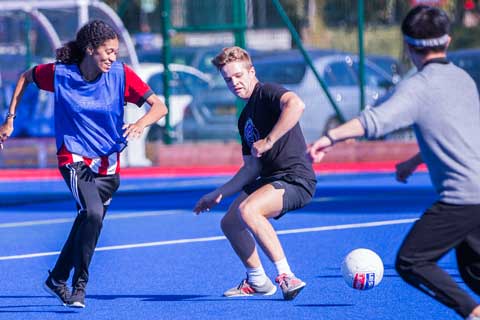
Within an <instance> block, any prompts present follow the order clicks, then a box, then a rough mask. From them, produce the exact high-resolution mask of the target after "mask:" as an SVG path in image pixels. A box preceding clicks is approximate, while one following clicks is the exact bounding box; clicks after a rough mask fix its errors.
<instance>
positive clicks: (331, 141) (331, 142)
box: [324, 131, 336, 146]
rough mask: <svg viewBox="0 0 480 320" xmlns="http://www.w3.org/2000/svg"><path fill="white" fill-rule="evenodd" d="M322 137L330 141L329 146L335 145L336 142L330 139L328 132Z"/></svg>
mask: <svg viewBox="0 0 480 320" xmlns="http://www.w3.org/2000/svg"><path fill="white" fill-rule="evenodd" d="M324 136H325V137H327V139H328V140H330V145H332V146H333V145H334V144H335V143H336V141H335V140H334V139H333V138H332V136H331V135H330V133H329V132H328V131H326V132H325V134H324Z"/></svg>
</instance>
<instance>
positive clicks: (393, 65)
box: [366, 54, 405, 83]
mask: <svg viewBox="0 0 480 320" xmlns="http://www.w3.org/2000/svg"><path fill="white" fill-rule="evenodd" d="M366 58H367V59H368V60H370V61H371V62H373V63H375V64H376V65H377V66H378V67H380V68H382V69H383V71H385V72H386V73H388V74H389V75H390V77H392V79H393V80H394V82H395V83H396V82H398V81H400V79H401V78H402V77H403V75H404V73H405V69H404V67H403V65H402V64H401V63H400V61H398V59H395V58H394V57H391V56H388V55H376V54H369V55H367V56H366Z"/></svg>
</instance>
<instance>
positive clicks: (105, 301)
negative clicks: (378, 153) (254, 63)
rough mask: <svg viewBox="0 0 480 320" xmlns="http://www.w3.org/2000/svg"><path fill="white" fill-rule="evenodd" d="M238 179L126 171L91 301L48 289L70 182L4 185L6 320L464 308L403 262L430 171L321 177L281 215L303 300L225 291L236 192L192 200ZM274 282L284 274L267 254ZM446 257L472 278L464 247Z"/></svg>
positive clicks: (378, 319) (378, 316) (2, 296)
mask: <svg viewBox="0 0 480 320" xmlns="http://www.w3.org/2000/svg"><path fill="white" fill-rule="evenodd" d="M227 179H228V177H227V176H222V175H219V176H210V177H198V176H191V177H186V176H183V177H176V178H175V177H156V178H138V177H123V178H122V186H121V188H120V190H119V192H118V193H117V194H116V197H115V198H114V200H113V202H112V205H111V207H110V211H109V213H108V214H107V218H106V220H105V223H104V227H103V231H102V234H101V236H100V240H99V243H98V248H97V252H96V254H95V256H94V258H93V261H92V264H91V268H90V283H89V286H88V290H87V300H86V308H85V309H81V310H78V309H69V308H65V307H63V306H60V305H59V303H58V302H57V300H56V299H55V298H53V297H51V296H49V295H48V294H47V293H45V292H44V291H43V289H42V284H43V281H44V280H45V279H46V277H47V270H48V269H49V268H52V267H53V264H54V263H55V260H56V258H57V254H58V251H59V250H60V249H61V247H62V245H63V242H64V241H65V239H66V236H67V234H68V232H69V230H70V226H71V224H72V221H73V218H74V216H75V210H74V203H73V200H72V198H71V196H70V194H69V193H68V190H67V187H66V185H65V183H64V182H63V181H61V180H52V181H45V180H38V181H35V180H31V179H30V180H29V181H8V179H6V180H4V181H2V182H0V234H1V236H0V270H1V277H0V319H9V320H16V319H29V320H30V319H42V320H49V319H95V320H102V319H105V320H111V319H115V320H121V319H135V320H140V319H169V320H174V319H324V320H329V319H332V320H333V319H362V320H366V319H368V320H390V319H391V320H412V319H422V320H442V319H446V320H448V319H456V318H457V316H456V314H455V313H454V312H453V311H451V310H450V309H448V308H446V307H444V306H442V305H440V304H439V303H437V302H436V301H434V300H432V299H431V298H429V297H427V296H425V295H424V294H422V293H421V292H419V291H417V290H415V289H413V288H411V287H409V286H408V285H407V284H405V283H404V282H403V281H402V280H401V279H400V278H399V276H398V275H397V274H396V272H395V270H394V268H393V264H394V259H395V255H396V252H397V249H398V247H399V246H400V244H401V241H402V239H403V237H404V236H405V234H406V233H407V231H408V230H409V228H410V227H411V225H412V223H413V222H414V221H415V219H416V218H418V217H419V215H420V214H421V212H422V210H423V209H424V208H426V207H427V206H429V205H430V204H431V203H432V202H433V201H434V200H435V194H434V192H433V189H432V187H431V185H430V181H429V178H428V175H427V174H426V173H417V174H415V175H414V176H413V177H412V178H411V180H410V181H409V183H408V184H406V185H403V184H400V183H397V182H396V181H395V178H394V174H393V173H388V172H387V173H356V174H320V175H319V176H318V180H319V183H318V186H317V192H316V196H315V199H314V200H313V202H312V203H310V204H309V205H308V206H306V207H305V208H303V209H301V210H298V211H294V212H290V213H288V214H287V215H286V216H284V217H283V218H282V219H280V220H278V221H273V222H272V223H273V225H274V227H275V228H276V230H277V231H278V234H279V237H280V241H281V242H282V244H283V246H284V249H285V251H286V254H287V257H288V260H289V263H290V265H291V267H292V269H293V271H294V272H295V273H296V275H297V276H299V277H301V278H302V279H303V280H304V281H305V282H307V287H306V288H305V289H304V290H303V291H302V292H301V294H300V295H299V296H298V297H297V298H296V299H295V300H293V301H284V300H283V299H282V295H281V293H280V291H277V293H276V294H275V295H273V296H269V297H253V298H223V297H222V293H223V291H225V290H226V289H229V288H231V287H233V286H235V285H237V284H238V283H239V282H240V281H241V280H242V278H243V277H244V276H245V274H244V268H243V266H242V264H241V263H240V261H239V260H238V258H237V257H236V256H235V254H234V252H233V250H232V249H231V247H230V245H229V243H228V241H227V240H226V239H225V238H224V237H223V235H222V232H221V230H220V225H219V224H220V219H221V217H222V215H223V213H224V211H225V209H226V207H227V205H228V203H230V201H231V200H232V198H228V199H225V201H224V203H222V204H221V205H219V206H218V207H217V208H215V210H214V211H213V212H209V213H203V214H201V215H200V216H195V215H194V214H193V213H192V208H193V206H194V204H195V202H196V201H197V200H198V199H199V198H200V196H201V195H203V194H204V193H206V192H209V191H211V190H212V189H213V188H215V187H216V186H218V185H219V184H221V183H223V182H224V181H226V180H227ZM359 247H364V248H370V249H372V250H374V251H376V252H377V253H378V254H379V255H380V256H381V257H382V259H383V261H384V264H385V276H384V279H383V281H382V283H381V284H380V285H379V286H378V287H376V288H374V289H373V290H370V291H356V290H353V289H351V288H349V287H347V285H346V284H345V282H344V281H343V278H342V277H341V273H340V265H341V262H342V259H343V257H344V256H345V255H346V254H347V253H348V252H349V251H351V250H352V249H355V248H359ZM262 259H263V261H264V267H265V269H266V271H267V273H268V275H270V277H271V278H272V279H273V278H274V277H275V270H274V268H273V266H272V264H271V263H270V262H269V261H268V260H267V259H266V258H265V256H263V255H262ZM440 264H441V266H442V267H444V268H445V269H446V270H447V272H449V273H450V274H452V275H453V276H454V278H455V279H456V280H457V281H458V282H459V283H460V285H461V286H464V284H463V282H462V280H461V278H460V277H459V275H458V272H457V270H456V262H455V259H454V255H453V254H448V255H447V256H445V257H444V258H443V259H442V260H441V261H440Z"/></svg>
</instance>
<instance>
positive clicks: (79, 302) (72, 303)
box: [67, 288, 85, 308]
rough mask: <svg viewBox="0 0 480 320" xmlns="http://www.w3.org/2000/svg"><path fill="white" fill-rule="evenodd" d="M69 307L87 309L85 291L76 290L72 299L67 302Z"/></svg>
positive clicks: (81, 289)
mask: <svg viewBox="0 0 480 320" xmlns="http://www.w3.org/2000/svg"><path fill="white" fill-rule="evenodd" d="M67 307H70V308H85V289H83V288H74V289H73V293H72V295H71V296H70V299H68V301H67Z"/></svg>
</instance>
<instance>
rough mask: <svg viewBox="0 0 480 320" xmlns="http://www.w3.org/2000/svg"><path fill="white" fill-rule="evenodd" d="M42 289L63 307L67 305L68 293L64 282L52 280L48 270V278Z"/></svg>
mask: <svg viewBox="0 0 480 320" xmlns="http://www.w3.org/2000/svg"><path fill="white" fill-rule="evenodd" d="M43 289H45V291H46V292H48V293H49V294H51V295H52V296H54V297H55V298H57V299H58V300H59V301H60V302H61V304H62V305H64V306H65V305H66V304H67V301H68V299H70V291H69V290H68V287H67V285H66V284H65V282H62V281H56V280H55V279H53V277H52V274H51V272H50V270H48V278H47V280H46V281H45V283H44V284H43Z"/></svg>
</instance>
